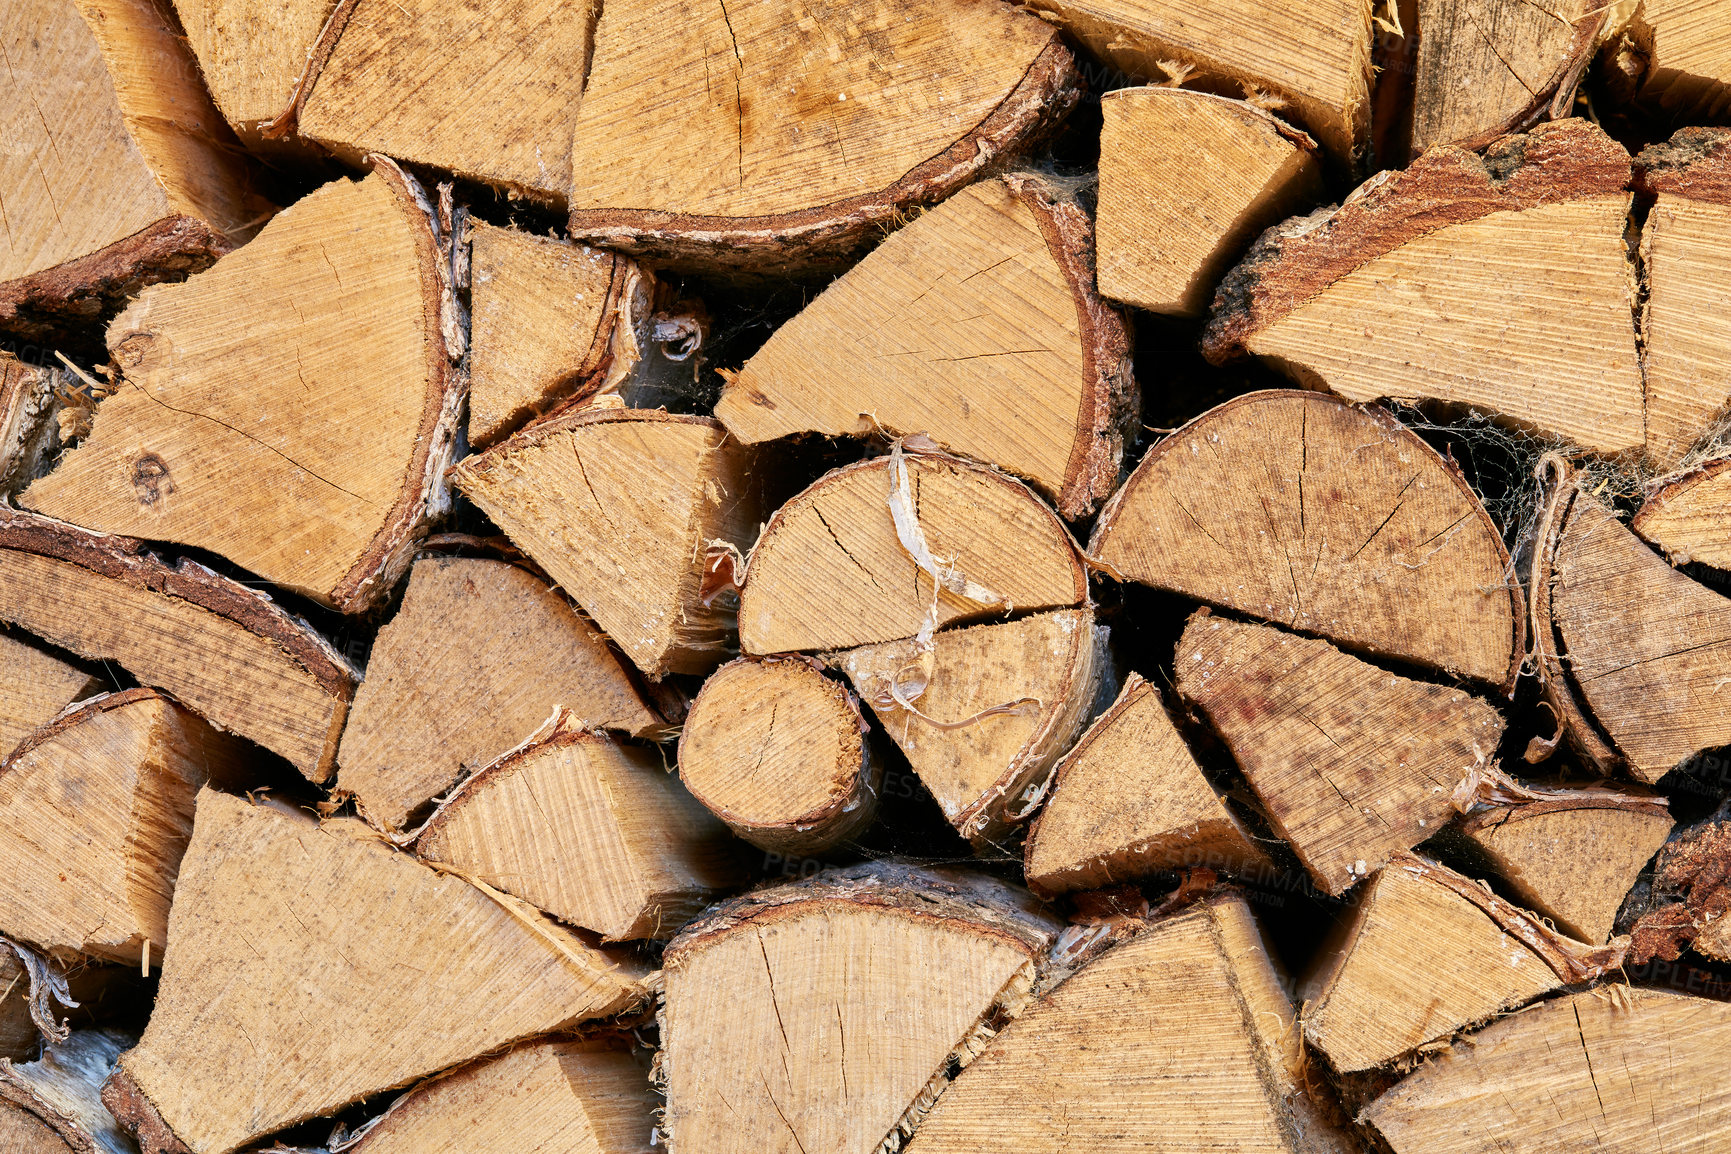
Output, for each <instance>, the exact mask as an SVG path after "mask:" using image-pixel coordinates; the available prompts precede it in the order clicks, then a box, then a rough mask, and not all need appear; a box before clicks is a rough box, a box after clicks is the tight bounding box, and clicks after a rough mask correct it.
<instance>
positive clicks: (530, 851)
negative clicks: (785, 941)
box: [415, 711, 746, 941]
mask: <svg viewBox="0 0 1731 1154" xmlns="http://www.w3.org/2000/svg"><path fill="white" fill-rule="evenodd" d="M736 848H737V843H735V842H734V841H733V840H732V839H731V838H730V837H728V836H727V830H726V828H725V827H724V826H723V825H722V824H721V822H720V821H718V820H717V819H716V818H715V817H714V816H713V815H711V814H710V813H709V812H708V811H707V810H705V809H704V808H703V807H702V806H701V805H699V804H698V803H697V802H696V801H694V800H693V799H692V797H691V795H690V794H688V793H686V792H685V789H684V787H682V786H681V785H680V784H679V779H678V778H677V777H675V776H674V775H673V774H672V773H670V772H668V769H667V767H666V765H665V764H664V763H663V761H662V757H661V753H660V751H659V750H656V749H654V748H652V747H648V746H632V745H621V744H620V743H618V742H615V741H613V740H611V739H609V738H607V737H604V736H602V735H601V734H599V733H595V732H592V731H590V730H586V729H584V728H582V726H581V724H580V723H579V722H577V721H576V719H574V718H573V717H571V715H570V714H568V713H565V712H563V711H561V713H560V714H559V717H558V719H557V720H556V721H555V722H554V723H553V724H552V725H551V726H550V727H549V729H548V730H545V731H543V732H542V733H539V734H537V735H536V737H535V738H534V739H533V740H531V741H530V742H529V743H528V744H526V745H524V746H523V747H522V748H520V749H517V750H513V751H512V752H511V753H510V754H508V755H506V756H505V757H502V758H500V759H499V760H498V761H496V762H494V763H493V764H492V765H489V766H488V767H487V768H485V769H483V770H481V772H479V773H477V774H476V775H475V776H474V777H471V778H470V779H469V780H468V781H465V782H464V783H463V784H462V786H461V788H459V789H458V790H457V791H456V792H455V793H453V794H452V795H451V796H450V797H449V798H448V799H447V800H445V801H444V802H442V803H441V804H440V806H439V809H438V812H437V813H435V814H434V815H433V817H432V820H430V821H428V822H427V825H426V829H425V830H424V831H423V832H422V834H421V836H420V840H419V841H417V842H416V843H415V850H416V852H417V853H419V854H420V856H421V857H422V859H423V860H425V861H430V862H437V863H440V864H442V865H448V866H451V867H452V868H453V869H455V870H457V871H459V872H460V873H462V874H463V875H464V876H470V877H477V878H480V879H481V880H482V881H484V882H486V883H487V884H489V885H493V886H497V887H498V888H499V889H502V890H504V891H505V892H506V893H509V894H515V895H516V896H518V897H520V898H523V899H524V900H525V901H528V902H530V903H531V904H533V905H535V906H538V907H539V908H541V909H543V910H546V911H547V912H548V913H550V914H552V915H554V916H555V917H558V918H561V919H563V920H564V921H567V922H570V923H571V924H572V925H575V926H580V927H582V928H583V929H586V930H592V931H594V932H595V933H598V934H600V935H601V936H602V937H603V938H604V939H606V940H608V941H627V940H630V939H634V938H670V937H672V936H673V935H674V934H675V933H677V932H678V930H679V927H680V926H682V925H684V924H685V923H686V922H688V921H690V920H691V919H692V918H693V917H695V916H696V915H697V914H698V912H699V911H701V910H702V909H703V907H704V906H706V905H708V904H709V903H710V902H711V901H712V900H714V897H715V895H716V893H717V891H720V890H723V889H727V888H730V887H732V886H737V885H741V884H743V883H744V882H745V880H746V878H745V874H744V871H743V870H742V868H741V863H740V861H739V859H738V858H737V856H736V854H735V850H736Z"/></svg>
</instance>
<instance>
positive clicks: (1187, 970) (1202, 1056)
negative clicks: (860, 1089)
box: [907, 893, 1358, 1154]
mask: <svg viewBox="0 0 1731 1154" xmlns="http://www.w3.org/2000/svg"><path fill="white" fill-rule="evenodd" d="M1303 1049H1304V1047H1303V1044H1302V1042H1301V1041H1300V1038H1299V1033H1298V1029H1297V1022H1296V1018H1295V1015H1294V1014H1293V1012H1292V1005H1291V1003H1290V1002H1289V1001H1288V1000H1287V997H1286V994H1285V992H1284V990H1283V989H1282V985H1281V976H1280V974H1279V973H1278V971H1277V970H1276V968H1275V966H1274V964H1273V963H1272V962H1271V960H1270V958H1269V955H1268V952H1267V950H1266V948H1265V947H1264V945H1263V942H1262V935H1261V933H1260V931H1259V930H1258V929H1257V927H1256V923H1255V921H1254V920H1253V919H1252V918H1251V915H1250V907H1249V906H1248V905H1247V904H1246V903H1245V901H1244V899H1243V898H1242V897H1241V896H1239V895H1237V894H1233V893H1225V894H1221V895H1218V896H1216V897H1211V898H1209V899H1207V900H1206V901H1204V902H1203V903H1202V904H1201V905H1199V906H1197V907H1195V908H1193V909H1191V910H1189V911H1187V912H1185V913H1183V914H1179V915H1177V916H1175V917H1172V918H1170V919H1168V920H1166V921H1163V922H1159V923H1157V924H1155V925H1153V926H1152V927H1150V928H1148V929H1147V930H1144V931H1143V932H1142V933H1140V934H1139V935H1137V936H1135V937H1133V938H1131V939H1130V940H1129V941H1128V942H1126V943H1124V944H1122V945H1119V946H1116V947H1114V948H1112V949H1110V950H1109V951H1107V952H1106V953H1104V954H1102V955H1100V956H1099V957H1097V958H1095V959H1094V960H1093V961H1091V962H1089V963H1088V964H1087V965H1086V966H1085V967H1084V968H1082V969H1081V970H1080V971H1078V972H1077V973H1075V974H1074V975H1072V976H1070V977H1068V978H1066V979H1065V980H1064V981H1063V982H1062V983H1061V984H1060V985H1058V986H1057V988H1056V989H1054V990H1052V991H1051V992H1050V993H1048V994H1046V995H1045V996H1044V997H1043V998H1041V999H1040V1000H1039V1001H1037V1002H1036V1003H1034V1005H1032V1006H1031V1007H1029V1008H1028V1010H1027V1011H1026V1012H1024V1013H1023V1014H1022V1016H1021V1017H1020V1018H1018V1019H1016V1020H1015V1021H1013V1022H1011V1023H1010V1024H1009V1025H1008V1026H1006V1027H1004V1028H1003V1029H1002V1030H1001V1031H1000V1032H999V1033H998V1035H997V1036H996V1037H995V1038H993V1039H992V1041H991V1042H990V1044H989V1045H987V1046H986V1048H985V1050H984V1052H983V1053H981V1054H980V1056H979V1057H978V1058H976V1059H975V1060H974V1062H973V1064H972V1065H970V1066H969V1067H968V1068H967V1069H965V1070H963V1071H962V1073H961V1075H960V1076H959V1077H958V1078H957V1079H956V1081H955V1083H954V1084H953V1085H952V1086H950V1088H949V1089H948V1090H947V1091H945V1092H944V1095H943V1096H942V1097H941V1098H939V1099H938V1100H937V1103H936V1104H935V1105H934V1106H933V1107H932V1111H931V1113H930V1114H928V1115H927V1116H926V1118H925V1121H924V1122H923V1123H922V1124H921V1125H920V1126H919V1128H918V1129H917V1130H916V1131H915V1132H914V1138H913V1141H912V1142H911V1143H910V1144H909V1145H908V1147H907V1151H908V1154H978V1152H979V1151H982V1150H1054V1151H1056V1150H1064V1151H1072V1150H1074V1151H1082V1150H1087V1151H1090V1152H1097V1154H1131V1152H1133V1151H1152V1150H1158V1151H1192V1150H1202V1149H1207V1148H1209V1147H1210V1146H1212V1147H1214V1148H1217V1149H1222V1150H1239V1151H1256V1152H1257V1154H1300V1152H1303V1154H1346V1152H1347V1151H1351V1150H1356V1149H1357V1148H1358V1147H1357V1146H1356V1145H1355V1144H1354V1143H1353V1142H1352V1141H1351V1140H1350V1139H1349V1138H1348V1137H1347V1136H1346V1135H1345V1134H1342V1133H1341V1132H1339V1131H1338V1130H1336V1129H1335V1128H1334V1127H1333V1126H1332V1125H1330V1124H1329V1123H1328V1122H1327V1121H1326V1120H1325V1119H1324V1118H1323V1117H1322V1116H1321V1114H1320V1111H1319V1110H1318V1108H1317V1106H1316V1105H1315V1102H1314V1101H1313V1099H1312V1098H1311V1097H1310V1096H1309V1095H1307V1094H1306V1093H1305V1092H1304V1089H1303V1087H1304V1053H1303Z"/></svg>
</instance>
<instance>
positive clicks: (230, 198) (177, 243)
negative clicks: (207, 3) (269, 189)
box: [0, 0, 271, 341]
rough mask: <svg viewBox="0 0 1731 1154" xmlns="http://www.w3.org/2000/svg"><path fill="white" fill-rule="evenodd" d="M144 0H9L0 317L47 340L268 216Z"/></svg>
mask: <svg viewBox="0 0 1731 1154" xmlns="http://www.w3.org/2000/svg"><path fill="white" fill-rule="evenodd" d="M177 32H178V30H177V29H175V28H174V26H173V23H172V20H171V18H170V17H169V16H168V15H167V14H166V13H165V11H164V9H163V7H160V6H158V5H157V4H155V3H153V2H152V0H14V3H12V4H11V5H9V6H8V8H7V15H6V30H5V32H4V34H3V35H4V44H5V56H6V61H7V68H6V70H5V77H4V79H3V80H0V108H4V109H5V110H6V111H5V113H4V120H3V121H0V138H3V139H4V140H5V141H6V150H5V153H4V154H3V158H0V201H3V202H4V203H5V205H6V212H5V221H6V223H5V229H4V232H5V237H6V246H5V247H6V252H5V253H4V254H3V255H0V329H3V330H5V331H8V332H12V333H15V334H18V335H21V336H24V337H26V338H27V339H30V340H33V341H48V340H53V339H55V338H56V337H59V336H61V335H62V334H65V333H67V332H69V331H70V330H71V329H72V327H73V326H76V325H80V324H87V323H88V322H89V321H90V320H91V319H92V318H93V317H94V316H96V315H97V314H99V313H100V312H102V311H103V310H104V309H106V308H108V307H110V306H111V305H113V304H114V303H116V302H118V301H119V300H120V299H121V298H122V297H124V296H125V295H126V294H128V293H131V292H135V291H137V289H138V286H139V285H141V284H149V283H151V282H153V281H158V280H163V279H165V278H172V277H179V276H185V275H186V274H187V273H188V272H190V271H193V270H195V269H199V268H203V267H204V266H206V265H208V264H210V263H211V262H212V261H213V260H215V259H216V258H217V257H218V256H220V255H221V254H223V253H225V252H227V251H229V250H230V249H232V248H234V247H235V246H236V245H239V244H243V243H245V242H246V240H247V239H248V238H249V237H250V236H251V235H252V234H253V232H254V231H256V230H257V228H258V226H259V225H260V224H261V223H262V222H263V221H264V219H265V218H267V217H268V216H269V215H270V212H271V206H270V204H269V203H268V202H267V201H265V200H264V198H263V197H261V196H260V195H259V194H258V192H257V191H256V190H255V188H254V184H253V171H252V168H251V166H250V165H249V164H248V163H247V162H246V161H245V160H244V158H243V154H242V153H241V152H240V150H239V149H238V148H236V147H235V144H234V138H233V136H232V135H231V134H230V133H229V131H228V129H227V126H225V125H224V124H223V121H222V117H221V116H220V115H219V114H218V113H217V111H216V108H215V106H213V105H212V104H211V102H210V95H209V94H208V93H206V92H205V90H204V85H203V83H202V82H201V81H200V79H199V75H198V66H197V64H196V63H195V62H194V61H193V59H192V55H191V53H190V52H188V51H187V48H186V44H185V42H184V41H182V40H181V39H180V38H179V36H178V34H177Z"/></svg>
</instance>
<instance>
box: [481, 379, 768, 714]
mask: <svg viewBox="0 0 1731 1154" xmlns="http://www.w3.org/2000/svg"><path fill="white" fill-rule="evenodd" d="M751 460H752V457H751V453H750V452H749V451H748V450H746V449H743V448H741V446H740V445H739V443H738V442H737V441H734V440H733V439H732V438H730V437H729V436H728V435H727V431H726V430H725V429H723V428H722V427H721V425H720V424H719V423H718V422H716V421H714V420H712V419H710V418H708V417H685V416H670V415H669V414H667V413H665V412H649V411H636V410H631V409H616V408H604V407H598V408H589V409H581V410H578V411H577V412H575V413H571V414H568V415H564V416H555V417H550V418H548V419H546V420H543V421H537V422H536V423H535V424H533V425H530V426H529V427H528V428H526V429H524V430H523V431H522V432H520V433H518V434H517V435H516V436H514V437H511V438H509V439H508V440H505V441H502V442H500V443H499V444H497V445H495V446H494V447H493V448H491V449H489V450H487V451H486V452H485V453H482V454H480V455H479V456H475V457H468V458H466V459H464V460H463V461H462V462H460V463H459V464H458V465H457V467H456V469H455V479H456V483H457V487H458V488H460V489H461V490H462V491H463V492H464V493H465V494H466V495H467V496H468V497H469V499H470V500H472V501H474V502H475V504H477V505H479V506H480V507H481V508H482V509H483V510H485V511H486V513H487V515H488V516H490V517H491V518H493V520H494V521H495V522H497V523H498V525H499V527H500V528H502V529H504V530H505V532H506V534H508V535H509V536H510V538H511V540H512V541H513V542H514V543H515V544H516V545H517V547H518V548H520V549H522V550H523V552H525V553H527V554H528V555H529V556H530V557H532V558H534V559H535V562H536V563H537V564H538V565H540V566H541V568H542V569H544V570H546V571H547V573H548V574H549V575H550V576H551V577H552V578H553V580H555V581H557V582H558V583H559V585H560V587H561V588H563V589H564V590H565V592H566V593H568V594H570V596H571V597H572V599H574V600H575V601H576V602H577V603H578V604H579V605H581V606H582V607H583V608H584V610H585V611H586V612H587V613H588V614H589V615H590V616H591V617H593V618H594V619H595V623H596V624H598V625H600V626H601V628H603V629H605V630H606V631H607V633H608V636H610V637H612V638H613V640H614V641H615V642H617V643H618V645H619V647H620V648H621V649H623V650H624V651H625V654H626V656H628V657H630V658H631V660H632V661H633V662H635V663H636V665H637V668H638V669H641V670H642V671H643V672H644V673H645V674H646V675H647V676H649V677H651V678H655V679H657V680H659V679H660V678H661V677H662V675H664V674H667V673H707V672H708V671H709V670H711V669H713V668H714V667H715V666H716V665H718V664H720V663H721V660H722V658H723V656H724V655H725V652H726V649H727V647H728V644H729V642H730V641H731V639H732V634H733V629H734V615H733V613H732V611H731V610H730V609H729V608H728V607H727V603H726V602H725V601H722V600H716V601H712V602H711V603H710V604H707V605H706V604H704V600H703V598H702V596H701V594H700V588H701V585H702V581H703V575H704V569H705V560H704V555H705V551H706V550H707V549H709V548H710V547H712V546H713V545H715V544H716V543H717V542H719V543H721V544H731V545H733V546H735V547H737V548H744V547H745V546H747V545H748V544H749V543H750V541H751V540H752V534H754V533H755V532H756V531H757V528H758V503H759V500H760V488H761V487H760V486H757V485H753V484H751V483H750V478H749V476H748V474H749V472H750V468H751Z"/></svg>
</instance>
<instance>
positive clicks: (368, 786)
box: [337, 557, 664, 829]
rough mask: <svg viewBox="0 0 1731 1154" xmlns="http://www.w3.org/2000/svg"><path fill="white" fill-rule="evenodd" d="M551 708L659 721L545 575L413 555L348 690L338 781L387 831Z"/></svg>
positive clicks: (498, 564) (638, 728)
mask: <svg viewBox="0 0 1731 1154" xmlns="http://www.w3.org/2000/svg"><path fill="white" fill-rule="evenodd" d="M559 706H564V707H565V708H567V709H569V710H570V711H571V712H572V713H573V714H574V715H575V716H576V717H577V718H578V719H579V720H581V721H583V722H584V723H585V724H588V725H592V726H595V727H597V728H601V729H619V730H624V731H625V732H627V733H632V734H637V735H640V736H641V735H649V734H654V733H659V732H660V731H661V729H662V728H664V723H663V721H662V720H661V718H660V717H659V716H658V715H657V714H656V713H655V711H654V710H653V709H651V708H650V707H649V706H648V705H647V704H646V703H645V702H644V700H643V698H642V696H641V695H640V694H639V693H638V691H637V689H636V687H635V686H634V685H633V684H632V681H631V677H630V675H629V674H628V673H627V672H626V670H625V668H624V666H623V664H622V663H621V662H620V659H619V658H618V657H617V656H616V655H615V654H614V653H613V651H612V650H611V649H610V648H608V646H607V640H606V638H605V637H604V636H603V635H602V634H601V633H600V631H599V630H597V629H596V628H595V626H594V624H593V623H592V622H590V621H589V620H588V619H587V618H585V617H584V616H583V615H582V614H581V613H579V612H577V610H576V609H574V608H572V606H571V604H570V602H568V601H567V600H566V599H565V598H564V597H562V596H560V595H559V593H558V592H557V591H556V590H554V589H551V588H549V587H548V585H547V582H546V581H545V580H544V579H542V578H540V577H537V576H535V575H534V574H533V573H530V572H529V571H528V570H527V569H524V568H522V567H521V566H518V565H512V564H509V563H507V562H505V561H494V560H490V559H488V558H484V557H426V558H423V559H422V560H420V561H417V562H416V563H415V565H414V567H413V568H412V569H411V570H410V572H409V584H408V588H407V590H406V591H405V592H404V594H403V603H402V605H401V606H400V607H399V608H398V610H397V614H396V616H395V617H393V618H391V620H390V621H389V622H387V623H386V624H385V626H384V628H382V629H380V630H379V635H378V638H377V640H376V641H374V643H373V650H372V654H371V657H370V659H369V660H368V663H367V676H366V678H365V680H363V681H362V682H361V685H360V688H359V689H358V690H356V691H355V703H354V706H353V708H352V709H351V710H350V711H349V722H348V725H347V727H345V728H344V730H343V740H342V745H341V746H340V747H339V748H338V750H337V766H338V769H337V789H339V790H343V791H347V792H349V793H353V794H354V795H355V798H356V800H357V801H358V802H359V804H360V806H361V808H362V811H363V812H364V813H365V815H366V817H367V819H368V820H369V821H372V822H374V823H376V824H379V825H383V826H385V827H387V828H391V829H396V828H400V827H401V826H402V825H403V824H404V823H405V822H406V821H407V820H408V819H409V817H410V815H411V814H412V813H414V811H416V810H417V809H419V808H420V807H421V806H422V805H424V804H425V803H427V802H428V801H430V800H431V799H432V798H434V797H435V796H437V795H438V794H440V793H442V792H444V791H445V790H447V789H449V788H450V787H451V786H453V785H455V784H457V782H458V781H459V780H461V778H462V777H463V776H464V775H465V774H467V773H473V772H474V771H476V770H478V769H480V768H481V767H482V766H484V765H486V764H488V763H489V762H492V761H493V760H495V759H496V758H498V757H499V756H500V755H501V754H504V753H505V752H506V751H508V750H509V749H511V748H512V747H513V746H515V745H516V744H517V743H518V742H520V741H522V740H523V739H524V738H526V737H528V736H529V735H530V734H531V733H533V732H535V730H536V728H537V727H539V726H540V725H541V724H542V723H543V722H545V721H546V720H547V718H548V716H549V715H550V714H551V713H552V712H553V710H554V709H555V708H557V707H559Z"/></svg>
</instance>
